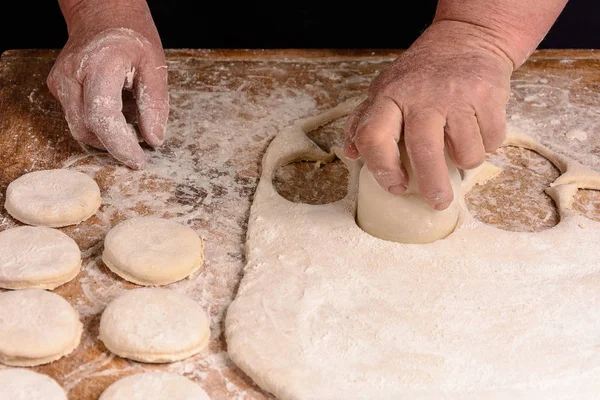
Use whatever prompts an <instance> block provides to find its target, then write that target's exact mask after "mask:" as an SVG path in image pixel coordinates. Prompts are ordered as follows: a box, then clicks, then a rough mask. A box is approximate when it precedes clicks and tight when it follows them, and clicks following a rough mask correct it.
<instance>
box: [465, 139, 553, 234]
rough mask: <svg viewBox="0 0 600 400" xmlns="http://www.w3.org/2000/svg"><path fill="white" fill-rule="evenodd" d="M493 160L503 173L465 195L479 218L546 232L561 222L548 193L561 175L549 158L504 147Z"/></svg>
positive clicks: (509, 227)
mask: <svg viewBox="0 0 600 400" xmlns="http://www.w3.org/2000/svg"><path fill="white" fill-rule="evenodd" d="M489 159H490V161H491V162H492V163H493V164H494V165H497V166H498V167H500V168H502V170H503V172H502V173H501V174H500V175H498V176H497V177H496V178H494V179H492V180H491V181H489V182H487V183H486V184H484V185H476V186H475V187H473V189H471V191H470V192H469V193H467V195H466V196H465V201H466V204H467V207H468V208H469V211H470V212H471V213H472V214H473V216H474V217H475V218H476V219H478V220H480V221H481V222H484V223H486V224H488V225H493V226H495V227H496V228H500V229H503V230H507V231H514V232H538V231H543V230H545V229H549V228H552V227H553V226H555V225H556V224H557V223H558V221H559V219H560V217H559V215H558V210H557V209H556V205H555V204H554V202H553V201H552V198H550V196H548V195H547V194H546V193H545V192H544V190H545V189H546V188H547V187H549V186H550V184H551V183H552V182H554V180H555V179H556V178H558V176H559V175H560V171H559V170H558V169H557V168H556V167H555V166H554V165H553V164H552V163H551V162H550V161H549V160H547V159H546V158H544V157H542V156H540V155H539V154H537V153H535V152H533V151H531V150H526V149H522V148H516V147H503V148H501V149H499V150H497V151H495V152H494V153H493V154H491V155H490V157H489Z"/></svg>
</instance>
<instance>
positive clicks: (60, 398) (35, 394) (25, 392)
mask: <svg viewBox="0 0 600 400" xmlns="http://www.w3.org/2000/svg"><path fill="white" fill-rule="evenodd" d="M0 399H13V400H18V399H23V400H67V395H66V394H65V391H64V390H63V388H62V387H60V385H59V384H58V383H56V381H55V380H54V379H52V378H50V377H49V376H48V375H44V374H38V373H37V372H33V371H30V370H27V369H22V368H10V369H3V370H1V371H0Z"/></svg>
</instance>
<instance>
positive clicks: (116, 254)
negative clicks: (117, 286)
mask: <svg viewBox="0 0 600 400" xmlns="http://www.w3.org/2000/svg"><path fill="white" fill-rule="evenodd" d="M203 258H204V245H203V243H202V239H201V238H200V237H199V236H198V235H197V234H196V232H194V230H193V229H191V228H188V227H186V226H183V225H180V224H178V223H177V222H174V221H170V220H168V219H162V218H156V217H139V218H132V219H129V220H127V221H123V222H121V223H120V224H118V225H117V226H115V227H114V228H113V229H111V230H110V231H109V232H108V234H107V235H106V238H105V239H104V252H103V254H102V261H104V264H106V266H107V267H108V268H109V269H110V270H111V271H113V272H114V273H115V274H117V275H119V276H120V277H122V278H123V279H126V280H128V281H130V282H133V283H137V284H138V285H145V286H153V285H167V284H169V283H173V282H176V281H179V280H181V279H183V278H185V277H187V276H189V275H191V274H192V273H194V272H195V271H196V270H197V269H198V268H200V266H201V265H202V260H203Z"/></svg>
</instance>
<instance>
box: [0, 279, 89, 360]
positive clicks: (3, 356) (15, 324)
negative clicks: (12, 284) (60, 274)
mask: <svg viewBox="0 0 600 400" xmlns="http://www.w3.org/2000/svg"><path fill="white" fill-rule="evenodd" d="M82 330H83V325H82V324H81V322H80V321H79V316H78V315H77V311H75V309H73V307H71V305H70V304H69V303H68V302H67V301H66V300H65V299H63V298H62V297H60V296H59V295H57V294H55V293H51V292H47V291H45V290H41V289H25V290H17V291H12V292H4V293H0V362H2V363H3V364H6V365H12V366H17V367H32V366H35V365H41V364H47V363H50V362H52V361H55V360H58V359H59V358H61V357H62V356H65V355H67V354H69V353H71V352H72V351H73V350H74V349H75V348H76V347H77V346H78V345H79V340H80V339H81V332H82Z"/></svg>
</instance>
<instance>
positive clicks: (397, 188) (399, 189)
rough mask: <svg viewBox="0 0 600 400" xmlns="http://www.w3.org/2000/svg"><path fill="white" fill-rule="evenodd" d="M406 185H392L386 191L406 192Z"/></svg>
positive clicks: (394, 192) (393, 192)
mask: <svg viewBox="0 0 600 400" xmlns="http://www.w3.org/2000/svg"><path fill="white" fill-rule="evenodd" d="M406 189H407V187H406V185H394V186H390V188H389V189H388V191H389V192H390V193H391V194H404V192H406Z"/></svg>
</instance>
